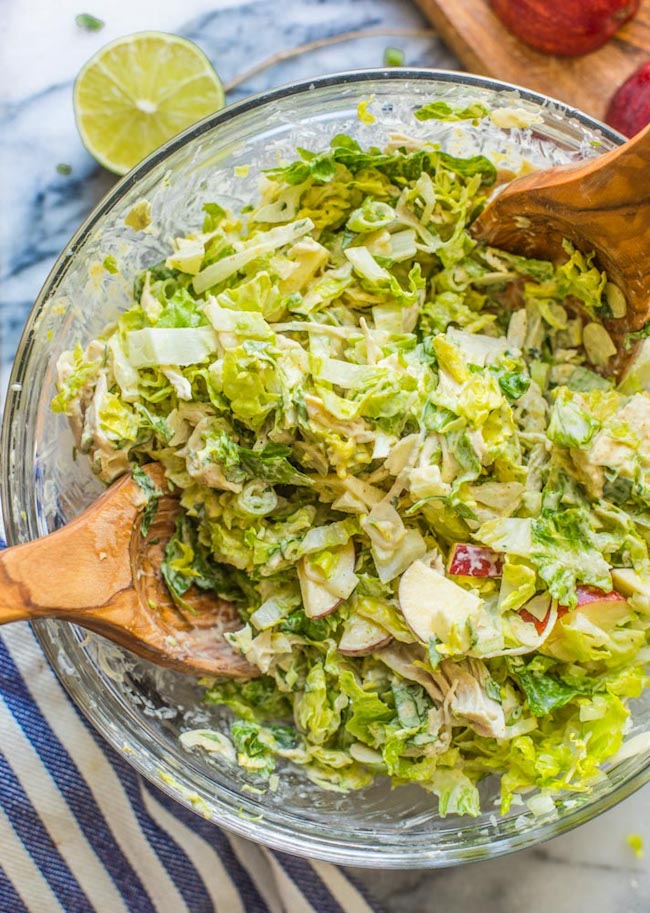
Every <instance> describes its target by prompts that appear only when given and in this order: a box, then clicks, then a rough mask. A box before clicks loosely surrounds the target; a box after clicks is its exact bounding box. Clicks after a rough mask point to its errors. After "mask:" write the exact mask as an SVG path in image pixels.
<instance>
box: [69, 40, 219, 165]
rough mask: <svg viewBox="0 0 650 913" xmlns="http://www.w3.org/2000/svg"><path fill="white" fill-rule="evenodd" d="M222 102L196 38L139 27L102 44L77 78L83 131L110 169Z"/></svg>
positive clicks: (142, 154)
mask: <svg viewBox="0 0 650 913" xmlns="http://www.w3.org/2000/svg"><path fill="white" fill-rule="evenodd" d="M223 105H224V92H223V86H222V85H221V80H220V79H219V77H218V76H217V74H216V73H215V71H214V68H213V66H212V64H211V63H210V61H209V60H208V58H207V57H206V56H205V54H204V53H203V51H202V50H201V49H200V48H198V47H197V46H196V45H195V44H194V43H193V42H191V41H188V40H187V39H186V38H180V37H179V36H178V35H168V34H167V33H165V32H137V33H136V34H134V35H127V36H126V37H124V38H118V39H117V41H113V42H111V43H110V44H107V45H105V46H104V47H103V48H100V50H99V51H97V53H96V54H95V55H94V56H93V57H91V59H90V60H89V61H88V63H87V64H86V65H85V66H84V67H83V69H82V70H81V72H80V73H79V75H78V76H77V80H76V82H75V85H74V111H75V117H76V120H77V127H78V129H79V133H80V134H81V139H82V142H83V144H84V146H85V147H86V149H87V150H88V152H90V154H91V155H92V156H94V157H95V158H96V159H97V161H98V162H99V163H100V164H101V165H104V167H105V168H108V169H109V171H113V172H115V174H126V172H127V171H129V170H130V169H131V168H133V166H134V165H137V164H138V162H140V161H141V160H142V159H143V158H144V157H145V156H147V155H149V153H150V152H153V150H154V149H156V148H158V146H160V145H161V144H162V143H164V142H166V141H167V140H168V139H170V138H171V137H172V136H175V135H176V134H177V133H180V131H181V130H184V129H185V128H186V127H189V126H190V125H191V124H194V123H196V121H198V120H201V118H203V117H207V115H208V114H212V113H213V112H214V111H218V110H219V108H223Z"/></svg>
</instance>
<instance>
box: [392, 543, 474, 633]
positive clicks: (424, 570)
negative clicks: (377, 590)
mask: <svg viewBox="0 0 650 913" xmlns="http://www.w3.org/2000/svg"><path fill="white" fill-rule="evenodd" d="M399 604H400V608H401V610H402V614H403V616H404V620H405V621H406V623H407V625H408V626H409V628H410V629H411V630H412V631H413V633H414V634H415V636H416V637H417V638H418V640H420V641H422V643H424V644H428V643H429V641H430V640H431V638H434V637H435V638H437V639H438V640H442V641H445V640H447V638H448V636H449V634H450V632H451V629H452V627H456V628H458V630H462V629H463V628H464V626H465V624H464V623H465V621H467V620H468V619H469V618H470V617H471V616H472V615H475V614H477V613H478V612H479V611H480V607H481V600H480V599H479V597H478V596H476V595H475V594H474V593H470V592H469V591H468V590H464V589H463V588H462V587H460V586H458V584H457V583H454V581H453V580H449V578H448V577H445V576H444V575H443V574H439V573H438V572H437V571H434V570H433V568H431V567H430V566H429V565H428V564H425V563H424V562H423V561H419V560H418V561H414V562H413V564H412V565H411V566H410V567H409V568H408V569H407V570H406V571H405V572H404V573H403V574H402V578H401V580H400V583H399Z"/></svg>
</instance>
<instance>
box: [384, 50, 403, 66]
mask: <svg viewBox="0 0 650 913" xmlns="http://www.w3.org/2000/svg"><path fill="white" fill-rule="evenodd" d="M384 66H385V67H403V66H404V51H402V50H401V49H400V48H386V49H385V51H384Z"/></svg>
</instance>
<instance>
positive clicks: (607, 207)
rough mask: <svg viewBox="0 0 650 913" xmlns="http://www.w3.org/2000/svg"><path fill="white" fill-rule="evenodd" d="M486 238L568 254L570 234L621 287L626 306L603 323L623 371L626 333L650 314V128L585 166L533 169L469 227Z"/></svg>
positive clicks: (551, 255) (539, 252) (552, 255)
mask: <svg viewBox="0 0 650 913" xmlns="http://www.w3.org/2000/svg"><path fill="white" fill-rule="evenodd" d="M472 233H473V234H474V236H475V237H476V238H478V239H480V240H482V241H487V242H488V243H489V244H493V245H494V246H496V247H503V248H505V249H506V250H512V251H515V252H517V253H520V254H524V255H525V256H528V257H531V256H532V257H541V258H542V259H547V260H561V259H563V257H564V255H563V251H562V241H563V239H564V238H568V239H569V240H570V241H572V242H573V243H574V244H575V245H576V247H578V248H579V249H580V250H583V251H585V252H589V251H592V250H593V251H595V252H596V254H597V257H598V261H599V265H600V266H601V267H602V268H604V269H605V270H606V272H607V275H608V277H609V278H610V279H611V281H613V282H615V283H616V285H618V287H619V288H620V289H621V290H622V291H623V292H624V294H625V297H626V300H627V310H626V312H625V314H624V315H622V316H620V317H619V318H618V319H611V320H609V321H606V325H607V329H608V330H609V332H610V334H611V336H612V338H613V340H614V343H615V345H616V347H617V350H618V352H619V356H618V357H617V358H616V359H615V360H614V361H615V363H614V362H613V363H612V365H611V367H613V368H614V369H615V370H616V371H618V372H620V371H622V370H624V368H625V366H626V362H627V360H628V359H629V355H630V353H628V352H627V351H626V349H625V346H624V342H625V335H626V334H627V333H629V332H632V331H636V330H640V329H641V328H642V327H643V326H645V324H646V322H647V320H648V317H649V316H650V315H649V311H650V271H648V269H647V268H646V267H645V266H644V264H646V263H648V261H649V260H650V125H649V126H647V127H646V128H645V129H644V130H642V131H641V132H640V133H639V134H637V136H635V137H634V139H631V140H629V141H628V142H627V143H625V144H624V145H623V146H619V147H618V148H616V149H613V150H612V151H611V152H608V153H606V154H605V155H601V156H600V157H599V158H596V159H590V160H589V161H588V162H586V163H584V164H580V165H562V166H560V167H558V168H550V169H548V170H545V171H536V172H534V173H533V174H528V175H526V176H525V177H522V178H519V179H518V180H515V181H513V182H512V183H510V184H508V185H507V186H506V187H505V188H504V189H503V190H502V191H501V193H499V194H498V195H497V196H496V197H495V198H494V199H493V200H492V201H491V202H490V203H489V204H488V206H487V207H486V208H485V209H484V210H483V212H482V213H481V214H480V215H479V217H478V219H476V221H475V222H474V223H473V225H472Z"/></svg>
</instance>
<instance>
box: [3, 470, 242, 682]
mask: <svg viewBox="0 0 650 913" xmlns="http://www.w3.org/2000/svg"><path fill="white" fill-rule="evenodd" d="M144 470H145V472H146V473H147V474H148V476H149V477H150V478H151V480H152V481H153V482H154V484H155V485H157V486H158V487H159V488H160V489H162V490H163V491H166V485H165V477H164V471H163V468H162V466H160V464H157V463H151V464H149V465H148V466H145V467H144ZM147 500H148V498H147V495H146V494H145V492H144V491H143V489H142V488H141V487H140V485H138V484H137V483H136V482H135V481H134V480H133V478H132V476H131V475H130V474H129V475H126V476H124V477H123V478H121V479H120V480H119V481H117V482H115V483H114V484H113V485H112V486H111V487H110V488H109V489H108V491H106V492H105V493H104V494H103V495H102V496H101V497H100V498H98V499H97V501H95V502H94V503H93V504H92V505H91V506H90V507H89V508H88V509H87V510H86V511H84V513H82V514H81V515H80V516H79V517H77V518H76V519H75V520H73V521H72V522H71V523H68V524H67V525H66V526H64V527H63V528H62V529H60V530H57V531H56V532H54V533H51V534H50V535H49V536H44V537H43V538H42V539H35V540H34V541H32V542H27V543H25V544H24V545H17V546H14V547H13V548H8V549H6V550H5V551H3V552H0V624H4V623H7V622H10V621H24V620H32V619H34V618H60V619H64V620H66V621H72V622H74V623H75V624H78V625H81V626H82V627H84V628H88V629H89V630H91V631H95V632H96V633H98V634H103V635H104V636H105V637H107V638H108V639H109V640H113V641H115V643H118V644H120V645H121V646H123V647H127V648H128V649H129V650H132V651H133V652H134V653H137V654H139V655H140V656H143V657H144V658H145V659H149V660H151V661H152V662H155V663H159V664H160V665H164V666H170V667H172V668H174V669H178V670H181V671H183V672H191V673H194V674H195V675H206V674H207V675H215V676H218V677H220V678H239V679H242V678H252V677H254V676H256V675H259V674H260V673H259V670H258V669H257V668H256V667H255V666H252V665H250V664H249V663H247V662H246V660H245V659H244V658H243V657H242V656H241V655H240V654H238V653H236V652H235V650H233V649H232V647H231V646H230V645H229V644H228V642H227V641H226V640H225V638H224V634H225V633H226V632H227V631H233V630H237V628H240V627H241V624H242V623H241V620H240V618H239V615H238V613H237V609H236V608H235V606H233V605H232V604H231V603H229V602H225V601H224V600H221V599H219V598H218V597H215V596H213V595H209V594H207V593H205V592H201V591H199V590H197V589H196V588H192V589H193V590H194V592H192V591H190V592H189V593H188V602H189V604H190V606H191V611H185V610H182V609H179V608H178V607H177V606H176V604H175V603H174V602H173V600H172V599H171V596H170V595H169V592H168V591H167V588H166V586H165V584H164V582H163V579H162V576H161V573H160V566H161V563H162V560H163V556H164V547H165V543H166V542H167V540H168V539H169V537H170V536H171V535H172V533H173V532H174V528H175V524H176V518H177V516H178V512H179V510H180V507H179V505H178V501H177V500H176V499H175V498H174V497H172V496H171V495H170V494H169V493H165V494H163V496H162V497H161V498H160V499H159V501H158V508H157V511H156V514H155V516H154V518H153V521H152V523H151V526H150V528H149V530H148V532H147V535H146V536H142V535H141V521H142V512H143V508H144V506H145V505H146V503H147Z"/></svg>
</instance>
